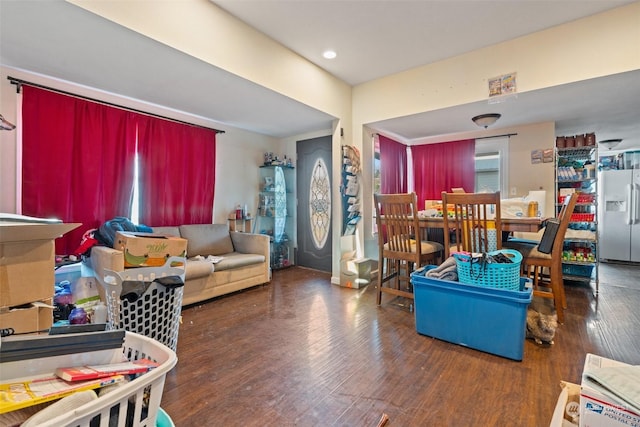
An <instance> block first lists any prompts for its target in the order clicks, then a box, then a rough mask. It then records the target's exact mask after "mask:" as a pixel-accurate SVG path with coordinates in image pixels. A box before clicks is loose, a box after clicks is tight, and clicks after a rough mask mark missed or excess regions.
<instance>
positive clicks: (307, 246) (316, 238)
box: [296, 135, 333, 272]
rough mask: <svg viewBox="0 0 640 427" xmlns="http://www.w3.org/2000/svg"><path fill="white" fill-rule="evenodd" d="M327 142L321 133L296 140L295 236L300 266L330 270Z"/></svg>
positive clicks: (329, 190)
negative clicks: (296, 206)
mask: <svg viewBox="0 0 640 427" xmlns="http://www.w3.org/2000/svg"><path fill="white" fill-rule="evenodd" d="M331 145H332V137H331V136H330V135H329V136H322V137H318V138H312V139H306V140H302V141H298V142H297V143H296V154H297V158H298V168H297V172H296V181H297V185H296V188H297V193H298V194H297V196H298V208H297V215H296V218H297V224H296V225H297V230H298V231H297V235H298V253H297V257H296V263H297V264H298V265H299V266H301V267H307V268H313V269H315V270H320V271H327V272H331V256H332V250H333V249H332V239H331V229H332V225H331V223H332V222H333V221H332V218H331V198H332V194H331V188H332V187H331V171H332V166H331Z"/></svg>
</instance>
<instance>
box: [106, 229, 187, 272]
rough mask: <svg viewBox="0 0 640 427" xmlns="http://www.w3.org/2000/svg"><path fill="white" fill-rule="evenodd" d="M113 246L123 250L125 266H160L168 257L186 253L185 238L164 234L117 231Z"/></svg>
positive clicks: (180, 255)
mask: <svg viewBox="0 0 640 427" xmlns="http://www.w3.org/2000/svg"><path fill="white" fill-rule="evenodd" d="M113 247H114V249H117V250H119V251H122V252H124V266H125V267H162V266H163V265H164V263H165V261H166V260H167V258H169V257H172V256H179V257H184V256H186V255H187V239H182V238H180V237H175V236H166V235H164V234H153V233H136V232H128V231H117V232H116V238H115V239H114V242H113Z"/></svg>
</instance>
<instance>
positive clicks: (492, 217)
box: [442, 191, 502, 258]
mask: <svg viewBox="0 0 640 427" xmlns="http://www.w3.org/2000/svg"><path fill="white" fill-rule="evenodd" d="M449 209H451V211H449ZM442 212H443V217H444V218H443V223H444V250H445V258H448V257H449V255H450V253H451V252H453V251H456V252H459V251H466V252H489V251H492V250H496V249H502V222H501V219H500V192H499V191H498V192H495V193H447V192H442ZM452 236H453V237H454V241H453V242H452V241H451V237H452Z"/></svg>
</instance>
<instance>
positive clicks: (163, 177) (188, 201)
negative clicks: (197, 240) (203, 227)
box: [138, 117, 216, 227]
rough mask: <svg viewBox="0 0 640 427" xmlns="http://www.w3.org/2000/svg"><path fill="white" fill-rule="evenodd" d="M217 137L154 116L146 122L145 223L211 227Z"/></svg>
mask: <svg viewBox="0 0 640 427" xmlns="http://www.w3.org/2000/svg"><path fill="white" fill-rule="evenodd" d="M215 156H216V132H215V131H214V130H211V129H205V128H201V127H197V126H191V125H188V124H183V123H176V122H172V121H168V120H161V119H157V118H154V117H148V118H146V119H145V120H143V121H142V122H141V123H140V126H139V134H138V159H139V167H140V169H139V173H140V222H141V223H143V224H146V225H149V226H155V227H159V226H164V225H167V226H169V225H180V224H205V223H211V221H212V216H213V215H212V213H213V195H214V185H215V170H214V167H215V158H216V157H215Z"/></svg>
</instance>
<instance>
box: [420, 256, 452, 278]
mask: <svg viewBox="0 0 640 427" xmlns="http://www.w3.org/2000/svg"><path fill="white" fill-rule="evenodd" d="M426 276H427V277H433V278H434V279H441V280H451V281H457V280H458V267H457V266H456V259H455V258H454V257H452V256H450V257H449V258H447V259H446V260H445V261H444V262H443V263H442V264H440V265H439V266H438V267H436V268H434V269H432V270H429V271H427V274H426Z"/></svg>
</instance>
